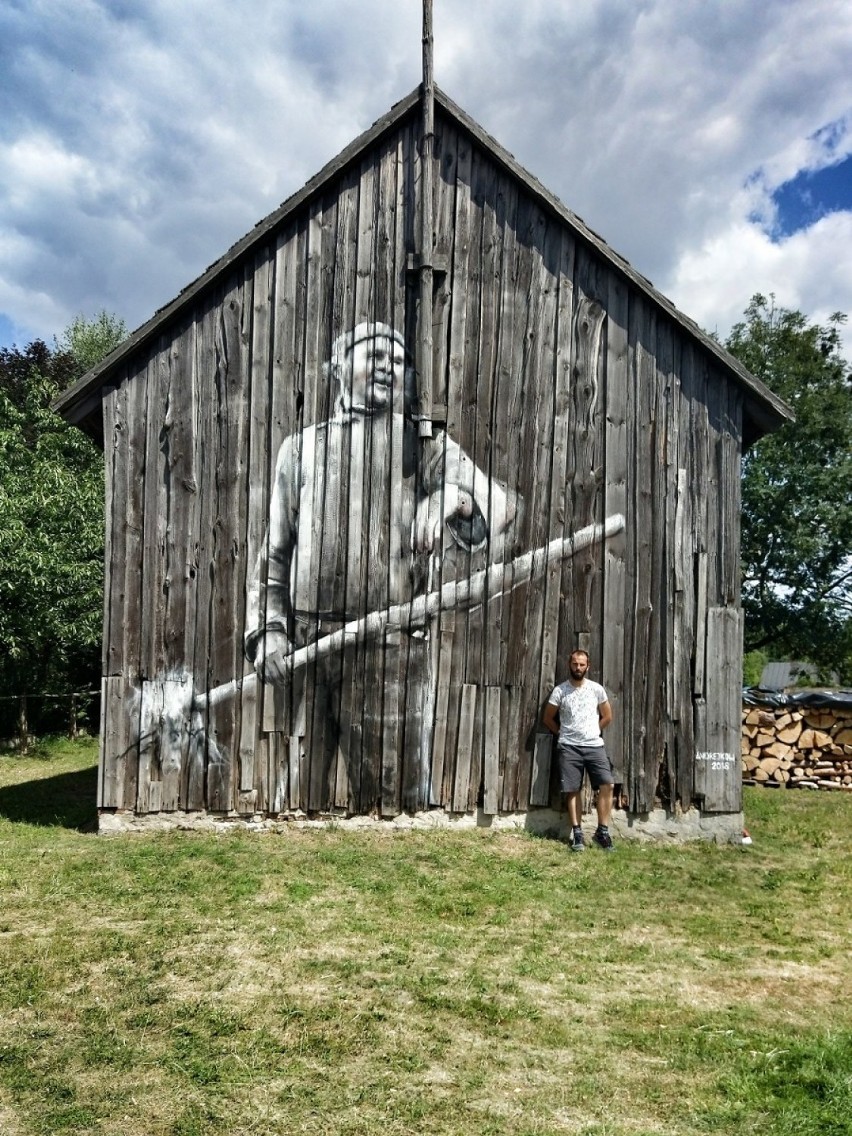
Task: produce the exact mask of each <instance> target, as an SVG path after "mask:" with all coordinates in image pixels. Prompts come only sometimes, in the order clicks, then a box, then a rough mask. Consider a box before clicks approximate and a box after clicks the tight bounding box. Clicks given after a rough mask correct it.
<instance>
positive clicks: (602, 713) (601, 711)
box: [598, 702, 612, 730]
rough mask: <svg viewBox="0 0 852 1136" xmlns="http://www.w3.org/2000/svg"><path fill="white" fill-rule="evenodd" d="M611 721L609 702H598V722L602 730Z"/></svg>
mask: <svg viewBox="0 0 852 1136" xmlns="http://www.w3.org/2000/svg"><path fill="white" fill-rule="evenodd" d="M611 721H612V707H611V706H610V704H609V702H599V703H598V723H599V725H600V728H601V729H602V730H605V729H606V728H607V726H608V725H609V724H610V722H611Z"/></svg>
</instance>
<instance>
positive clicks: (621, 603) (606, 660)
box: [601, 273, 630, 785]
mask: <svg viewBox="0 0 852 1136" xmlns="http://www.w3.org/2000/svg"><path fill="white" fill-rule="evenodd" d="M627 325H628V291H627V285H626V284H625V283H624V282H623V281H622V280H620V279H619V278H618V277H617V276H616V275H615V273H611V274H610V277H609V299H608V304H607V326H606V349H605V351H606V354H605V379H604V381H605V394H604V400H605V408H606V429H605V437H604V486H605V489H604V513H605V514H606V516H608V517H610V516H614V515H615V514H617V513H620V514H621V515H622V516H626V514H627V478H628V465H627V458H628V448H627V429H628V418H627V400H628V384H629V381H630V375H629V365H630V363H629V353H628V344H627ZM627 539H628V536H627V534H626V533H618V534H617V535H616V536H615V537H613V538H611V539H610V540H608V541H607V544H606V549H605V553H604V609H603V657H602V659H601V678H602V682H603V685H604V688H605V689H606V692H607V695H608V697H609V701H610V704H611V706H612V714H613V720H612V724H611V725H610V727H609V729H608V730H607V733H606V748H607V754H608V755H609V758H610V761H611V762H612V767H613V771H614V776H615V780H616V782H617V783H618V784H621V785H623V784H624V782H625V777H626V769H625V764H626V756H627V755H626V748H625V721H624V696H625V673H624V672H625V663H624V621H625V605H626V589H627V579H626V576H627V564H626V551H627V549H626V541H627Z"/></svg>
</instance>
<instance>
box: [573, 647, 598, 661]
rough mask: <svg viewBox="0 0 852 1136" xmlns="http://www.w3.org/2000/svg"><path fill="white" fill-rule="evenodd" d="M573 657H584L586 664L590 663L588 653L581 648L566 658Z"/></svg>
mask: <svg viewBox="0 0 852 1136" xmlns="http://www.w3.org/2000/svg"><path fill="white" fill-rule="evenodd" d="M575 655H585V656H586V662H587V663H590V662H591V661H592V660H591V659H590V658H589V652H588V651H586V650H584V649H583V648H582V647H578V648H577V650H576V651H572V652H571V654H570V655H569V656H568V658H569V659H573V658H574V656H575Z"/></svg>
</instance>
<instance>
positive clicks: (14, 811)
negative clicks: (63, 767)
mask: <svg viewBox="0 0 852 1136" xmlns="http://www.w3.org/2000/svg"><path fill="white" fill-rule="evenodd" d="M97 789H98V771H97V768H96V767H92V768H91V769H80V770H77V771H75V772H73V773H59V774H57V775H56V776H55V777H40V778H38V779H36V780H34V781H25V782H24V783H23V784H21V785H6V786H4V787H3V788H1V789H0V817H4V818H5V819H6V820H10V821H13V822H15V823H18V824H38V825H46V826H50V827H54V826H56V827H60V828H73V829H77V831H79V832H94V831H95V829H96V828H97V822H98V815H97V809H96V807H95V800H96V797H97Z"/></svg>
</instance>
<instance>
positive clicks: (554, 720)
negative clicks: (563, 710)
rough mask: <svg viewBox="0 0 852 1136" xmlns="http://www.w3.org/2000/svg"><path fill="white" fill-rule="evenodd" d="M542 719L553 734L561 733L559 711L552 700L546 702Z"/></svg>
mask: <svg viewBox="0 0 852 1136" xmlns="http://www.w3.org/2000/svg"><path fill="white" fill-rule="evenodd" d="M607 705H608V704H607ZM541 720H542V722H543V723H544V726H545V728H546V729H548V730H550V732H551V734H558V733H559V711H558V709H557V708H556V707H555V706H554V705H553V703H552V702H546V703H545V705H544V710H543V712H542V715H541Z"/></svg>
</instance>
